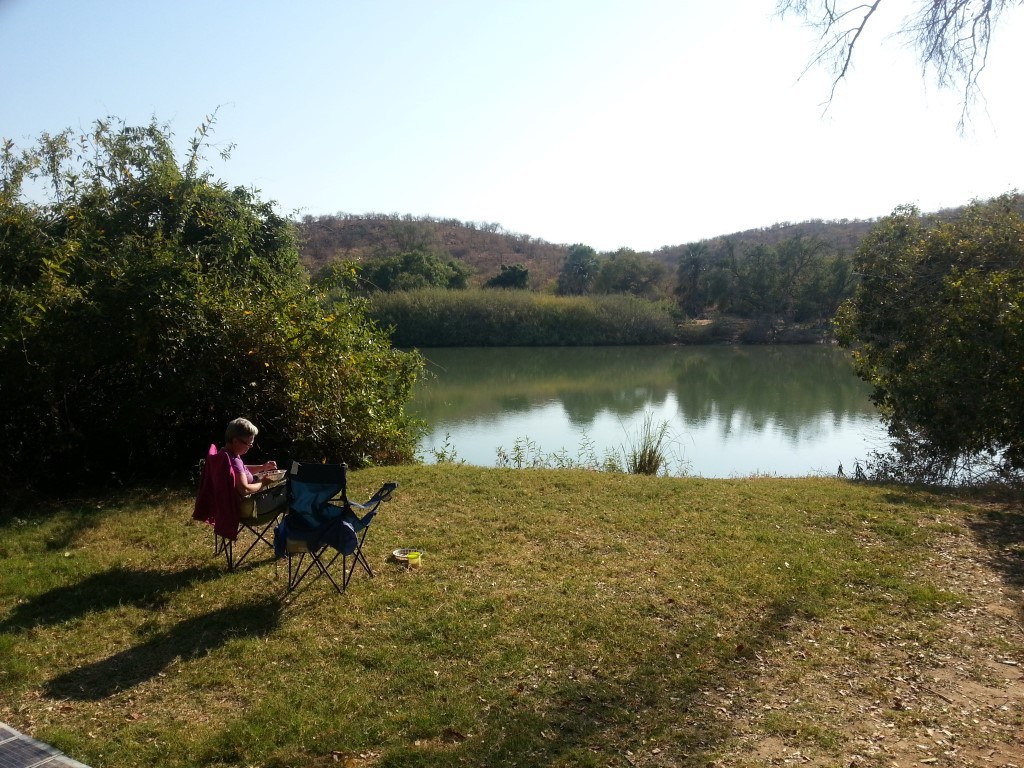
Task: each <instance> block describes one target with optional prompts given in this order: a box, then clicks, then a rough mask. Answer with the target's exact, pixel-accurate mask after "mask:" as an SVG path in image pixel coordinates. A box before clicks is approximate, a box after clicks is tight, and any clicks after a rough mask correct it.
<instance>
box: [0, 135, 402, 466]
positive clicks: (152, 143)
mask: <svg viewBox="0 0 1024 768" xmlns="http://www.w3.org/2000/svg"><path fill="white" fill-rule="evenodd" d="M209 127H210V122H209V121H208V122H206V123H204V124H203V126H201V128H200V130H199V132H198V134H197V136H196V137H195V138H194V139H193V140H192V142H191V143H190V145H189V151H188V152H187V153H186V156H185V158H184V160H183V162H181V163H180V164H179V162H178V160H177V157H176V154H175V151H174V149H173V137H172V134H171V133H170V130H169V129H168V128H167V127H166V126H161V125H158V124H157V123H156V122H155V121H154V122H151V123H150V124H149V125H144V126H139V127H136V126H128V125H125V124H123V123H119V122H116V121H109V120H108V121H99V122H97V123H96V124H95V125H94V126H93V128H92V130H91V131H90V132H89V134H88V135H85V136H80V137H78V136H75V135H74V134H72V133H71V132H68V131H66V132H63V133H60V134H57V135H52V136H51V135H45V134H44V135H43V136H42V137H41V138H40V139H39V141H38V143H37V144H36V145H35V146H34V147H31V148H29V149H25V150H18V149H17V148H16V147H15V146H14V144H13V143H12V142H10V141H6V142H5V143H4V145H3V153H2V155H0V286H2V287H0V401H2V402H3V403H4V412H5V418H4V419H3V420H2V421H0V461H2V462H3V463H4V464H5V465H7V466H13V467H18V468H19V476H21V477H23V478H26V479H31V477H32V476H36V477H40V476H47V477H51V478H58V477H64V478H71V477H73V478H78V479H81V478H83V477H89V476H91V477H93V478H101V477H103V478H109V477H111V476H117V477H120V478H125V477H131V476H140V475H146V474H151V475H152V474H162V473H166V472H168V471H173V470H175V469H180V470H184V469H187V468H188V467H189V466H191V465H194V463H195V460H196V457H197V456H199V455H200V454H201V452H202V450H203V449H204V448H205V446H206V445H207V444H208V443H209V442H211V441H216V440H219V438H220V433H221V431H222V429H223V425H224V424H225V423H226V422H227V421H228V420H229V419H231V418H234V417H236V416H240V415H244V416H248V417H249V418H252V419H253V420H254V421H256V422H257V423H258V424H259V425H260V427H261V434H260V441H259V444H260V446H261V447H262V448H263V449H265V450H267V451H269V452H273V455H274V456H275V458H281V459H285V458H287V457H293V458H301V459H312V460H320V459H324V458H327V459H331V460H338V461H346V462H348V463H350V464H352V465H354V466H359V465H361V464H364V463H367V462H371V461H372V462H387V461H401V460H407V459H409V458H410V457H411V456H412V455H413V451H414V447H415V434H414V424H413V422H411V421H410V420H409V419H408V418H407V417H406V416H405V413H404V405H405V403H406V402H407V401H408V399H409V397H410V393H411V387H412V384H413V383H414V381H415V378H416V375H417V372H418V370H419V365H420V362H419V360H418V358H416V357H415V356H412V355H407V354H404V353H401V352H397V351H396V350H394V349H392V348H391V347H390V344H389V343H388V341H387V338H386V337H385V336H384V335H383V334H382V333H381V332H380V331H378V330H376V329H375V328H374V327H373V326H372V324H370V323H368V322H367V321H366V320H365V319H364V315H363V306H362V304H361V303H360V302H359V301H358V300H355V299H353V300H351V301H349V302H344V303H342V302H339V303H336V304H335V308H334V309H331V310H327V309H325V303H324V301H323V298H324V297H323V295H322V294H321V293H320V292H319V291H317V290H315V289H313V288H311V287H310V285H309V283H308V279H307V276H306V273H305V271H304V269H303V268H302V266H301V264H300V262H299V257H298V252H297V249H296V245H295V239H294V233H293V229H292V225H291V223H290V222H289V221H288V220H286V219H284V218H282V217H281V216H279V215H278V214H277V213H275V211H274V209H273V207H272V205H271V204H269V203H266V202H263V201H261V200H260V199H259V198H258V196H257V194H256V193H255V192H254V191H252V190H248V189H244V188H241V187H236V188H229V187H227V186H226V185H225V184H223V183H222V182H219V181H217V180H215V179H214V178H212V177H211V175H210V174H209V173H208V172H207V171H205V170H203V165H204V160H203V155H202V153H203V151H204V150H205V148H206V147H207V142H206V134H207V131H208V130H209ZM30 192H31V195H30ZM33 195H34V196H33Z"/></svg>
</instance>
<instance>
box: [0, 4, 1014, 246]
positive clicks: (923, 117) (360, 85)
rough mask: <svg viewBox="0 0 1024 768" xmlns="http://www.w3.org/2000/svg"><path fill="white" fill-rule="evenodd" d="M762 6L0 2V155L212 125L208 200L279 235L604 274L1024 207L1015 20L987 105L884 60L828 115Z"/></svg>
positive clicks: (821, 77)
mask: <svg viewBox="0 0 1024 768" xmlns="http://www.w3.org/2000/svg"><path fill="white" fill-rule="evenodd" d="M774 6H775V3H774V0H713V1H711V0H486V1H485V0H290V1H289V2H270V1H269V0H244V1H243V0H221V1H218V0H175V1H174V2H169V1H164V2H140V0H130V1H129V0H91V1H90V2H82V0H0V51H2V55H0V94H2V95H0V136H3V137H6V138H10V139H14V140H15V141H16V142H17V143H18V144H21V145H27V144H30V143H31V142H32V140H33V139H34V138H35V137H36V136H38V135H39V134H40V133H41V132H42V131H49V132H56V131H59V130H61V129H62V128H65V127H71V128H74V129H79V128H83V129H84V128H87V127H88V126H89V125H90V123H92V121H94V120H95V119H97V118H101V117H105V116H107V115H113V116H117V117H122V118H125V119H126V120H128V121H129V122H130V123H133V124H139V123H145V122H148V120H149V118H150V117H152V116H155V117H156V118H157V119H158V120H159V121H160V122H169V123H170V124H171V126H172V128H173V130H174V132H175V134H176V136H177V137H178V138H179V139H180V141H181V145H182V147H184V145H185V142H186V141H187V139H188V138H189V137H190V136H191V135H192V132H193V130H194V129H195V127H196V126H197V125H198V124H199V123H200V122H201V121H202V119H203V116H204V115H206V114H209V113H210V112H211V111H213V110H214V109H217V108H219V111H218V113H217V124H216V127H215V133H214V136H213V142H214V143H215V145H217V146H218V147H221V146H225V145H228V144H234V145H235V149H234V150H233V153H232V157H231V159H230V160H229V161H228V162H227V163H222V162H221V161H220V159H219V158H218V157H217V156H216V152H211V153H210V155H211V162H210V165H211V167H212V169H213V171H214V173H215V175H216V176H218V177H219V178H222V179H224V180H226V181H228V182H229V183H231V184H241V185H244V186H249V187H255V188H257V189H259V190H261V192H262V195H263V197H264V198H266V199H271V200H275V201H277V202H278V203H279V204H280V207H281V211H282V212H283V213H286V214H290V213H292V212H298V213H300V214H306V213H308V214H313V215H318V214H324V213H337V212H342V211H344V212H349V213H366V212H382V213H399V214H406V213H409V214H413V215H417V216H420V215H430V216H436V217H442V218H455V219H460V220H462V221H477V222H481V221H487V222H497V223H499V224H501V225H502V226H503V227H504V228H505V229H506V230H509V231H513V232H519V233H524V234H528V235H532V236H534V237H540V238H543V239H545V240H548V241H551V242H555V243H577V242H582V243H586V244H589V245H592V246H593V247H595V248H597V249H598V250H602V251H604V250H612V249H615V248H618V247H621V246H628V247H631V248H634V249H637V250H650V249H656V248H658V247H661V246H663V245H674V244H679V243H685V242H689V241H692V240H697V239H700V238H704V237H712V236H715V235H718V234H725V233H729V232H734V231H738V230H742V229H749V228H753V227H763V226H770V225H771V224H774V223H777V222H783V221H791V222H796V221H803V220H806V219H810V218H824V219H839V218H871V217H876V216H882V215H885V214H887V213H889V212H890V211H891V210H892V208H893V207H895V206H896V205H899V204H901V203H915V204H917V205H919V206H920V207H921V208H922V209H923V210H925V211H931V210H936V209H939V208H942V207H950V206H955V205H961V204H963V203H966V202H968V201H969V200H970V199H972V198H976V197H982V198H987V197H991V196H994V195H998V194H1001V193H1003V192H1007V191H1010V190H1013V189H1016V188H1020V187H1024V182H1022V179H1024V152H1022V149H1021V136H1024V103H1022V101H1024V100H1021V99H1020V98H1019V92H1020V88H1019V84H1018V83H1015V82H1014V80H1015V79H1017V78H1018V77H1019V75H1020V73H1021V72H1022V71H1024V46H1021V45H1019V43H1018V41H1020V40H1021V38H1022V34H1024V18H1017V17H1022V16H1024V13H1022V12H1011V13H1010V14H1009V15H1008V16H1007V20H1006V22H1007V23H1005V24H1004V25H1003V26H1001V27H1000V28H999V29H998V30H997V34H996V39H995V42H994V47H993V52H992V56H991V59H990V62H989V65H988V69H987V70H986V72H985V75H984V76H983V78H982V86H983V90H984V94H985V97H986V103H984V104H980V105H979V106H978V107H977V108H976V109H975V112H974V120H973V124H972V125H971V126H970V127H969V129H968V131H967V132H966V134H964V135H961V134H960V133H959V132H958V130H957V121H958V119H959V116H960V109H959V103H958V94H956V93H950V92H946V91H940V90H938V89H937V88H936V87H935V86H934V84H933V82H932V81H931V80H929V79H927V78H922V73H921V70H920V67H919V66H918V65H917V63H916V61H915V59H914V57H913V55H912V52H910V51H908V50H906V49H905V48H904V47H903V45H902V44H901V42H900V41H899V40H897V39H891V38H889V39H887V38H885V36H884V35H882V34H880V33H881V32H882V30H883V29H885V31H889V30H891V29H892V28H893V27H894V26H895V25H896V24H897V23H898V22H899V20H900V19H901V18H902V16H903V15H905V14H906V12H907V10H908V8H909V7H910V6H909V3H908V0H887V2H886V3H884V4H883V6H882V10H881V11H880V12H879V14H878V22H877V29H878V32H877V33H876V34H875V35H873V36H871V37H869V38H867V39H865V40H864V41H863V50H861V51H860V55H859V57H858V59H857V60H856V67H855V70H854V71H853V72H852V74H851V77H850V79H849V80H848V81H847V82H846V83H844V84H841V85H840V86H839V88H838V90H837V92H836V97H835V99H834V101H833V102H832V104H831V106H830V107H829V108H828V110H827V111H825V110H824V106H823V102H824V101H825V100H826V98H827V96H828V93H829V86H830V79H829V76H828V73H826V72H823V71H811V72H810V73H809V74H807V75H806V76H804V77H803V78H801V74H802V73H803V71H804V69H805V66H806V64H807V61H808V60H809V59H810V57H811V55H812V53H813V51H814V44H815V39H814V35H813V33H812V32H811V31H810V30H808V29H806V28H805V27H803V26H802V25H801V23H800V22H799V21H798V20H796V19H786V20H779V19H778V18H776V17H775V16H774V14H773V12H774Z"/></svg>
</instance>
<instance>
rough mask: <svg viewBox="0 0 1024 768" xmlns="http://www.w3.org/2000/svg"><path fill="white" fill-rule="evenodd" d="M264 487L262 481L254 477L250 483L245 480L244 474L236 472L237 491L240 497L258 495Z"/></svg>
mask: <svg viewBox="0 0 1024 768" xmlns="http://www.w3.org/2000/svg"><path fill="white" fill-rule="evenodd" d="M262 487H263V480H262V479H258V478H255V477H254V478H253V480H252V482H251V483H250V482H249V481H248V480H246V479H245V473H244V472H235V490H236V491H238V495H239V496H248V495H249V494H250V493H256V491H258V490H259V489H260V488H262Z"/></svg>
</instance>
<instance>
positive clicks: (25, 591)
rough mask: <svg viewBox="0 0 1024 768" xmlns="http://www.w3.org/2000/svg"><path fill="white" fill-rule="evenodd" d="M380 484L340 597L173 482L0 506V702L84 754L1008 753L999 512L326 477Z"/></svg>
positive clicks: (484, 481)
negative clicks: (299, 581) (396, 554)
mask: <svg viewBox="0 0 1024 768" xmlns="http://www.w3.org/2000/svg"><path fill="white" fill-rule="evenodd" d="M385 479H394V480H397V481H398V482H399V483H400V487H399V490H398V491H397V493H396V495H395V500H394V501H393V502H390V503H389V504H388V505H386V506H385V507H384V508H383V509H382V512H381V514H380V516H379V517H378V520H377V521H376V522H375V523H374V526H373V528H372V529H371V533H370V538H369V539H368V540H367V545H366V547H367V551H368V553H369V557H370V560H371V563H372V565H373V567H374V568H375V570H376V571H377V576H376V578H374V579H372V580H370V579H369V578H367V577H366V576H365V574H357V575H356V576H355V578H354V580H353V582H352V584H351V586H350V589H349V591H348V593H347V594H346V595H345V596H343V597H338V596H335V595H333V594H332V593H331V592H330V591H329V590H328V589H327V588H325V585H324V584H314V585H312V586H310V587H309V588H307V589H305V590H303V591H301V592H300V593H299V594H297V595H295V596H293V597H292V598H289V599H284V598H283V591H284V574H283V572H282V568H283V566H282V565H280V564H277V563H274V562H273V561H270V560H266V559H261V560H257V561H256V562H255V563H254V564H253V566H252V567H247V568H243V569H242V570H241V571H239V572H236V573H231V574H228V573H225V572H224V570H223V566H222V564H221V563H220V562H219V561H218V560H216V559H215V558H214V557H213V555H212V552H211V544H212V534H211V532H210V530H209V528H207V527H205V526H202V525H198V524H195V523H191V522H190V521H189V516H190V512H191V489H183V490H170V491H166V492H160V493H143V492H130V493H127V492H126V493H122V494H119V495H116V496H108V497H104V498H92V499H77V500H67V501H65V502H64V503H62V504H60V505H57V506H55V507H54V508H53V509H52V510H32V509H26V508H22V509H19V510H18V512H17V515H12V514H11V513H6V514H5V516H4V517H2V518H0V524H2V528H3V536H2V538H0V556H2V557H3V559H4V568H5V573H4V579H3V580H2V581H0V721H4V722H8V723H10V724H11V725H12V726H14V727H15V728H18V729H19V730H21V731H23V732H25V733H28V734H29V735H31V736H34V737H35V738H39V739H42V740H44V741H47V742H48V743H51V744H54V746H56V747H57V748H59V749H61V750H62V751H64V752H66V753H67V754H69V755H70V756H72V757H74V758H75V759H78V760H81V761H82V762H84V763H87V764H89V765H94V766H112V767H114V768H116V767H117V766H134V765H143V764H145V765H156V766H198V765H204V766H228V765H231V766H235V765H252V764H258V765H273V766H284V765H295V764H302V765H313V766H327V765H337V764H341V765H346V766H349V767H350V768H352V767H353V766H378V765H379V766H385V765H386V766H425V765H461V764H466V765H504V766H512V765H522V766H535V765H562V766H607V765H613V766H630V765H643V766H670V765H671V766H707V765H709V764H715V765H719V766H741V765H765V764H786V763H788V762H798V763H800V764H806V765H821V766H824V765H837V764H842V765H858V766H860V765H864V766H892V765H894V764H898V765H909V764H918V763H920V762H922V761H924V762H926V763H928V764H939V765H978V764H987V765H995V766H998V765H1008V764H1010V763H1013V762H1016V763H1018V764H1019V759H1017V758H1019V755H1020V754H1021V750H1022V749H1024V743H1022V741H1021V735H1020V734H1021V733H1022V732H1024V731H1022V727H1024V691H1022V680H1021V663H1024V658H1021V657H1020V648H1021V647H1024V629H1022V626H1021V603H1022V592H1021V587H1022V581H1021V573H1022V559H1024V551H1022V548H1021V542H1022V541H1024V519H1022V515H1021V512H1020V509H1019V507H1018V506H1012V505H1010V504H1008V503H1003V502H1000V501H999V500H997V499H992V498H989V497H985V496H982V495H978V494H968V493H953V492H935V491H928V490H921V489H911V488H901V487H887V486H875V485H869V484H859V483H852V482H848V481H841V480H836V479H827V478H807V479H800V480H781V479H748V480H703V479H692V478H690V479H675V478H647V477H637V476H628V475H614V474H605V473H592V472H584V471H549V470H540V471H513V470H495V469H477V468H472V467H462V466H434V467H394V468H381V469H373V470H364V471H361V472H357V473H353V476H352V478H351V483H350V489H351V494H352V495H353V496H354V497H358V496H361V495H363V494H364V493H366V492H368V491H370V490H372V489H374V488H376V486H377V485H378V484H379V483H380V482H381V481H382V480H385ZM44 512H45V514H44ZM397 547H419V548H422V549H423V550H424V551H425V552H426V555H425V560H424V565H423V567H422V568H421V569H419V570H418V571H415V572H411V571H407V570H405V569H404V568H403V567H401V566H400V565H399V564H397V563H394V562H391V561H389V560H388V559H387V554H388V553H389V552H390V551H391V550H393V549H395V548H397ZM184 724H187V727H183V725H184Z"/></svg>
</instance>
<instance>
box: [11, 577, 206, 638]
mask: <svg viewBox="0 0 1024 768" xmlns="http://www.w3.org/2000/svg"><path fill="white" fill-rule="evenodd" d="M220 576H223V570H222V569H220V568H216V567H214V566H212V565H210V566H203V567H194V568H187V569H185V570H177V571H159V570H144V569H136V568H122V567H117V568H111V569H110V570H108V571H104V572H103V573H97V574H94V575H92V576H89V577H87V578H85V579H83V580H81V581H79V582H76V583H74V584H70V585H68V586H64V587H57V588H55V589H51V590H49V591H47V592H44V593H42V594H41V595H37V596H36V597H33V598H31V599H30V600H28V601H27V602H25V603H22V604H20V605H17V606H15V608H14V609H13V610H12V611H11V613H10V615H9V616H8V617H7V618H6V619H4V620H3V621H0V632H13V631H19V630H25V629H28V628H30V627H34V626H39V625H44V624H60V623H62V622H65V621H68V620H70V619H73V618H76V617H78V616H82V615H84V614H86V613H89V612H91V611H102V610H106V609H108V608H115V607H117V606H120V605H132V606H136V607H139V608H145V609H147V610H157V609H159V608H162V607H163V606H164V605H166V604H167V603H168V601H169V600H170V599H171V597H172V596H173V595H174V593H175V592H177V591H179V590H181V589H184V588H186V587H188V586H190V585H191V584H193V583H195V582H197V581H209V580H211V579H214V578H218V577H220Z"/></svg>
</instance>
